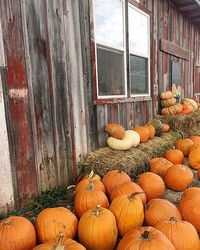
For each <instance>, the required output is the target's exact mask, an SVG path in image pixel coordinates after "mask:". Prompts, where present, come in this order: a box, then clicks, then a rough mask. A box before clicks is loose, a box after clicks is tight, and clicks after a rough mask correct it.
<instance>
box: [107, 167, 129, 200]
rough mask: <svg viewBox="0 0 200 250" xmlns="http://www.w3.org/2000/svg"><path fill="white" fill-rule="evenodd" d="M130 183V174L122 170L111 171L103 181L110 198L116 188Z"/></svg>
mask: <svg viewBox="0 0 200 250" xmlns="http://www.w3.org/2000/svg"><path fill="white" fill-rule="evenodd" d="M129 181H131V178H130V177H129V176H128V174H127V173H125V172H124V171H120V170H111V171H109V172H108V173H107V174H106V175H104V177H103V179H102V182H103V184H104V185H105V187H106V191H107V193H108V195H109V196H110V194H111V192H112V191H113V190H114V189H115V188H117V187H118V186H120V185H121V184H123V183H125V182H129Z"/></svg>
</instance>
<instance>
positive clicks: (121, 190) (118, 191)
mask: <svg viewBox="0 0 200 250" xmlns="http://www.w3.org/2000/svg"><path fill="white" fill-rule="evenodd" d="M135 192H139V194H138V196H139V197H140V199H141V201H142V203H143V205H145V204H146V195H145V193H144V191H143V190H142V189H141V187H140V186H139V185H138V184H136V183H135V182H132V181H129V182H125V183H123V184H122V185H120V186H118V187H116V188H115V189H114V190H113V191H112V193H111V195H110V200H111V201H112V200H113V199H114V198H115V197H117V196H119V195H123V194H127V195H130V194H132V193H135Z"/></svg>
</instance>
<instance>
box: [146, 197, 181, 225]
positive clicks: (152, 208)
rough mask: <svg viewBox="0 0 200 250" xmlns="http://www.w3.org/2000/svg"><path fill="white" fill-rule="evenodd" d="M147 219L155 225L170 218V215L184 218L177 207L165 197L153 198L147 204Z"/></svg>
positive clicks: (148, 223) (147, 221)
mask: <svg viewBox="0 0 200 250" xmlns="http://www.w3.org/2000/svg"><path fill="white" fill-rule="evenodd" d="M144 215H145V221H146V223H147V225H149V226H153V227H154V226H155V225H156V224H157V223H159V222H160V221H164V220H169V218H170V217H173V216H174V217H176V218H177V219H180V220H181V219H182V217H181V214H180V212H179V210H178V209H177V207H176V206H175V205H174V204H173V203H171V202H170V201H168V200H165V199H152V200H150V201H149V202H148V203H147V205H146V206H145V212H144Z"/></svg>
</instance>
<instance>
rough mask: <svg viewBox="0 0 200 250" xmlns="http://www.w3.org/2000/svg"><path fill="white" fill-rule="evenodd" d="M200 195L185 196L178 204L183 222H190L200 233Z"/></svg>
mask: <svg viewBox="0 0 200 250" xmlns="http://www.w3.org/2000/svg"><path fill="white" fill-rule="evenodd" d="M199 207H200V195H199V194H198V193H197V194H193V195H191V196H189V195H186V196H184V197H183V198H182V199H181V201H180V202H179V204H178V209H179V211H180V213H181V215H182V217H183V220H186V221H188V222H190V223H191V224H192V225H193V226H194V227H195V228H196V230H197V232H198V233H200V209H199Z"/></svg>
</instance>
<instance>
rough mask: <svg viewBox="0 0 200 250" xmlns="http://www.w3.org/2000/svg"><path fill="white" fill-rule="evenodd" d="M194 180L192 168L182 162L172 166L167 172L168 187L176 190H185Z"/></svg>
mask: <svg viewBox="0 0 200 250" xmlns="http://www.w3.org/2000/svg"><path fill="white" fill-rule="evenodd" d="M192 181H193V173H192V170H191V169H190V168H188V167H187V166H185V165H182V164H175V165H173V166H171V167H170V168H169V169H168V170H167V171H166V173H165V176H164V182H165V185H166V186H167V187H168V188H171V189H173V190H175V191H179V192H181V191H183V190H185V189H186V188H187V187H188V186H189V185H190V184H191V183H192Z"/></svg>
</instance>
